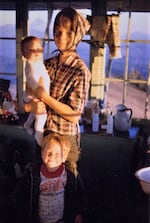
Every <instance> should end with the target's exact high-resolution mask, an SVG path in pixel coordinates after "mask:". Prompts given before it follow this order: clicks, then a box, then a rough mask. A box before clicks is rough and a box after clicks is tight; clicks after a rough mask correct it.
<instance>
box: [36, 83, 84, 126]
mask: <svg viewBox="0 0 150 223" xmlns="http://www.w3.org/2000/svg"><path fill="white" fill-rule="evenodd" d="M36 94H37V95H38V97H40V99H41V100H42V101H43V102H44V103H46V104H47V105H48V106H49V107H50V108H52V109H53V110H54V111H55V112H56V113H57V114H59V115H60V116H62V117H63V118H64V119H66V120H68V121H70V122H72V123H77V122H78V121H79V119H80V113H79V112H76V111H74V110H73V109H72V108H71V107H70V106H69V105H66V104H64V103H62V102H59V101H57V100H56V99H54V98H53V97H51V96H50V95H49V94H48V93H47V92H46V91H45V90H44V88H43V87H38V88H37V89H36Z"/></svg>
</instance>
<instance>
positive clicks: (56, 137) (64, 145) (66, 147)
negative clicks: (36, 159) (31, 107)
mask: <svg viewBox="0 0 150 223" xmlns="http://www.w3.org/2000/svg"><path fill="white" fill-rule="evenodd" d="M51 141H54V142H56V143H59V144H60V147H61V149H62V160H63V162H65V161H66V159H67V157H68V154H69V152H70V142H69V141H68V140H66V139H65V138H64V137H63V136H62V135H60V134H57V133H50V134H48V135H47V136H45V137H44V139H43V142H42V145H41V151H44V150H45V149H46V148H47V146H48V145H49V144H50V142H51Z"/></svg>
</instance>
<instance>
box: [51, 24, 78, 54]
mask: <svg viewBox="0 0 150 223" xmlns="http://www.w3.org/2000/svg"><path fill="white" fill-rule="evenodd" d="M74 39H75V32H74V31H72V30H71V29H70V22H68V24H65V26H63V25H61V26H59V27H56V30H55V33H54V40H55V44H56V46H57V47H58V49H59V50H60V51H65V50H67V49H69V50H70V49H75V47H76V46H75V45H74Z"/></svg>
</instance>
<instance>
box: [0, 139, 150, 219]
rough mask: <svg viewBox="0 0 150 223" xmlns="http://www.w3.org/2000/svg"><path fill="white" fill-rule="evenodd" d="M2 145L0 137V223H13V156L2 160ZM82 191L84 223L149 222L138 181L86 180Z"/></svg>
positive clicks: (144, 198) (146, 201)
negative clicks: (85, 200) (84, 198)
mask: <svg viewBox="0 0 150 223" xmlns="http://www.w3.org/2000/svg"><path fill="white" fill-rule="evenodd" d="M3 143H4V139H3V138H2V139H1V138H0V223H12V222H14V223H16V222H15V220H14V219H15V198H14V193H13V192H14V189H15V185H16V179H15V175H14V162H13V161H14V156H13V155H12V157H11V154H10V153H9V154H7V159H4V158H2V157H3V156H4V155H5V154H2V144H3ZM7 144H8V145H9V140H8V142H7ZM4 151H6V150H4ZM15 158H16V157H15ZM129 185H130V186H129ZM127 187H128V189H127ZM85 188H86V191H87V201H88V202H87V210H86V212H85V221H84V223H150V218H149V215H150V213H149V210H148V209H150V207H149V205H148V195H146V194H145V193H144V192H143V191H142V189H141V187H140V184H139V182H138V181H136V180H133V181H130V179H127V180H126V181H125V180H122V179H118V180H117V181H116V179H115V180H114V179H112V181H111V182H109V183H108V182H103V181H102V182H99V181H97V180H96V179H89V181H88V182H85ZM20 223H21V222H20ZM27 223H28V222H27Z"/></svg>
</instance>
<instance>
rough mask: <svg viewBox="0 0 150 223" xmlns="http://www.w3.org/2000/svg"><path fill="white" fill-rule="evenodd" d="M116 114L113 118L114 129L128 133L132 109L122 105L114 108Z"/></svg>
mask: <svg viewBox="0 0 150 223" xmlns="http://www.w3.org/2000/svg"><path fill="white" fill-rule="evenodd" d="M116 109H117V113H116V115H115V117H114V126H115V129H116V130H118V131H121V132H125V131H128V129H129V128H130V127H131V123H132V109H131V108H127V107H126V106H125V105H123V104H118V105H117V106H116Z"/></svg>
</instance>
